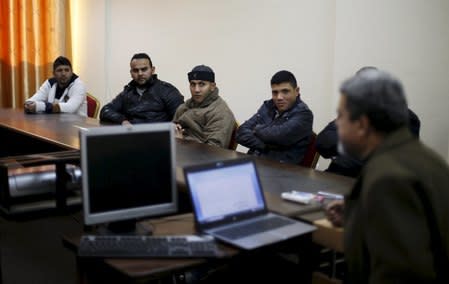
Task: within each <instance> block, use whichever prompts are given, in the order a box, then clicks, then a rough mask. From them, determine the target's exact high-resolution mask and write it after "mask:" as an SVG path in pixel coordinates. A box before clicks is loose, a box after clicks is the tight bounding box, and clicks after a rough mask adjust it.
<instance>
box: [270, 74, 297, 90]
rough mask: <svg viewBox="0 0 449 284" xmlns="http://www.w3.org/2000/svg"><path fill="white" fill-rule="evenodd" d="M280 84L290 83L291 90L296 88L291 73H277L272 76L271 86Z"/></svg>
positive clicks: (294, 79) (293, 76)
mask: <svg viewBox="0 0 449 284" xmlns="http://www.w3.org/2000/svg"><path fill="white" fill-rule="evenodd" d="M281 83H290V85H291V86H292V87H293V88H296V87H297V86H298V83H297V82H296V78H295V75H293V73H292V72H290V71H286V70H282V71H279V72H277V73H276V74H274V75H273V77H271V85H278V84H281Z"/></svg>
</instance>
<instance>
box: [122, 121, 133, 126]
mask: <svg viewBox="0 0 449 284" xmlns="http://www.w3.org/2000/svg"><path fill="white" fill-rule="evenodd" d="M122 125H124V126H126V125H132V124H131V122H129V120H124V121H122Z"/></svg>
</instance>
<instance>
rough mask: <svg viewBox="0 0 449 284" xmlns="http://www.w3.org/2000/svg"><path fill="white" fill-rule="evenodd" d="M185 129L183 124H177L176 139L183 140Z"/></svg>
mask: <svg viewBox="0 0 449 284" xmlns="http://www.w3.org/2000/svg"><path fill="white" fill-rule="evenodd" d="M183 133H184V129H183V128H182V126H181V124H179V123H175V134H176V138H180V139H183V138H184V134H183Z"/></svg>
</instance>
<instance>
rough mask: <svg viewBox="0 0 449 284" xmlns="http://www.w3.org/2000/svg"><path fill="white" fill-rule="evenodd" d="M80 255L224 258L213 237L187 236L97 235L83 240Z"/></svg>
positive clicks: (88, 236)
mask: <svg viewBox="0 0 449 284" xmlns="http://www.w3.org/2000/svg"><path fill="white" fill-rule="evenodd" d="M78 255H79V256H83V257H113V258H135V257H137V258H139V257H161V258H180V257H181V258H183V257H187V258H188V257H223V256H224V252H223V251H222V250H220V249H219V248H218V246H217V244H216V243H215V241H214V239H213V238H211V237H201V236H195V235H183V236H93V235H84V236H82V237H81V241H80V245H79V247H78Z"/></svg>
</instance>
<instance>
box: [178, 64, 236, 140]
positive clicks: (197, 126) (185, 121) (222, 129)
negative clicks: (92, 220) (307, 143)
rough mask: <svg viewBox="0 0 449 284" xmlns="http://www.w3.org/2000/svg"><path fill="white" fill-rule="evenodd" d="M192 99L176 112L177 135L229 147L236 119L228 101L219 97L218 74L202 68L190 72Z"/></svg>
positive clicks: (207, 68) (201, 66) (202, 66)
mask: <svg viewBox="0 0 449 284" xmlns="http://www.w3.org/2000/svg"><path fill="white" fill-rule="evenodd" d="M188 78H189V82H190V92H191V94H192V97H191V98H190V99H188V100H187V101H186V102H185V103H184V104H182V105H180V106H179V107H178V109H177V110H176V113H175V116H174V118H173V122H174V123H175V124H176V136H177V137H178V138H183V139H186V140H194V141H197V142H200V143H206V144H209V145H214V146H218V147H222V148H227V147H228V145H229V142H230V140H231V135H232V131H233V129H234V125H235V118H234V114H233V113H232V111H231V110H230V109H229V107H228V105H227V104H226V102H225V101H224V100H223V99H222V98H221V97H220V96H219V95H218V92H219V91H218V88H217V86H216V84H215V74H214V71H213V70H212V69H211V68H210V67H208V66H205V65H199V66H196V67H195V68H193V69H192V71H191V72H189V73H188Z"/></svg>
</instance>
